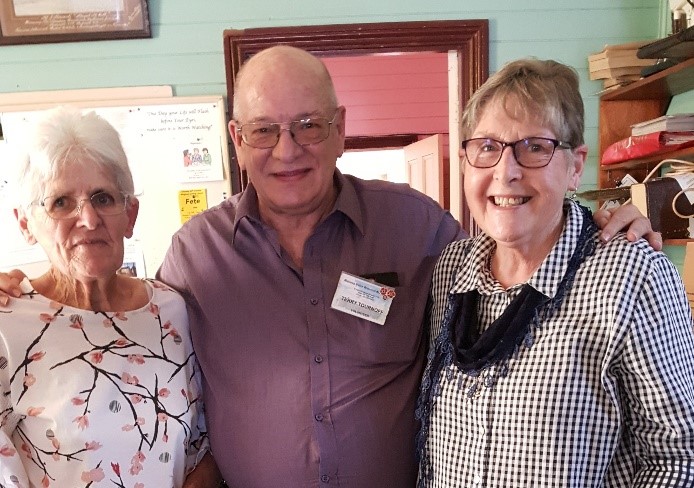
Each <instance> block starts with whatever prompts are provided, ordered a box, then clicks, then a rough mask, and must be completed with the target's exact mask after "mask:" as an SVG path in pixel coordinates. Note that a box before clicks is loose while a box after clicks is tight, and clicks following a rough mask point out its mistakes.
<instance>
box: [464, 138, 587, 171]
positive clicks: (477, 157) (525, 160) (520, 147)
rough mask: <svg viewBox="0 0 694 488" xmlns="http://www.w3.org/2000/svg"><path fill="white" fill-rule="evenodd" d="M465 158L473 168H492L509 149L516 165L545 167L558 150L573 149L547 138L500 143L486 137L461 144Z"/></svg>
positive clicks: (567, 144) (566, 144)
mask: <svg viewBox="0 0 694 488" xmlns="http://www.w3.org/2000/svg"><path fill="white" fill-rule="evenodd" d="M462 146H463V150H464V151H465V158H466V159H467V161H468V164H470V166H474V167H475V168H492V167H494V166H496V164H497V163H498V162H499V161H501V155H502V153H503V152H504V149H506V148H507V147H511V148H512V149H513V155H514V157H515V158H516V161H518V164H520V165H521V166H523V167H524V168H542V167H544V166H547V165H548V164H549V162H550V160H551V159H552V156H554V151H555V150H556V149H557V148H559V149H573V148H572V146H571V145H570V144H569V143H568V142H562V141H558V140H556V139H550V138H547V137H528V138H526V139H520V140H518V141H514V142H501V141H497V140H496V139H490V138H488V137H478V138H475V139H467V140H465V141H463V142H462Z"/></svg>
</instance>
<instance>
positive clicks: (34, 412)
mask: <svg viewBox="0 0 694 488" xmlns="http://www.w3.org/2000/svg"><path fill="white" fill-rule="evenodd" d="M44 408H45V407H29V408H27V415H28V416H29V417H38V416H39V415H41V412H43V410H44Z"/></svg>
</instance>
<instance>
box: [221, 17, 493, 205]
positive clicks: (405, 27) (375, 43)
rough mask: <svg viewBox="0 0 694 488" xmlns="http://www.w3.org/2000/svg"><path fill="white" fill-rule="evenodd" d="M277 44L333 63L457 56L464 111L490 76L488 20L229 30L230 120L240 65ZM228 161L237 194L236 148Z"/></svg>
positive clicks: (226, 60) (240, 178)
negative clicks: (384, 56)
mask: <svg viewBox="0 0 694 488" xmlns="http://www.w3.org/2000/svg"><path fill="white" fill-rule="evenodd" d="M277 44H287V45H290V46H295V47H300V48H302V49H305V50H307V51H309V52H311V53H313V54H315V55H317V56H332V57H336V56H359V55H365V54H377V53H393V52H439V53H440V52H449V51H457V53H458V59H459V72H458V76H459V79H460V100H461V104H462V105H463V106H465V103H466V102H467V101H468V99H469V98H470V96H471V95H472V93H473V92H474V91H475V90H477V88H479V87H480V86H481V85H482V83H484V81H485V80H486V79H487V76H488V75H489V21H488V20H487V19H469V20H436V21H417V22H378V23H368V24H335V25H315V26H299V27H296V26H295V27H261V28H254V29H243V30H236V29H227V30H225V31H224V64H225V69H226V82H227V105H228V108H229V114H230V116H231V114H233V101H234V81H235V79H236V74H237V73H238V71H239V69H240V68H241V65H242V64H243V62H244V61H246V60H247V59H248V58H249V57H251V56H252V55H253V54H255V53H257V52H258V51H261V50H263V49H265V48H268V47H271V46H274V45H277ZM362 142H363V141H362ZM230 161H231V163H230V165H231V168H229V170H230V179H231V184H232V191H233V192H234V193H236V192H237V191H240V190H241V189H242V188H243V186H245V181H244V180H245V176H243V175H241V172H240V171H239V168H238V163H237V161H236V157H235V155H234V154H233V147H232V158H230Z"/></svg>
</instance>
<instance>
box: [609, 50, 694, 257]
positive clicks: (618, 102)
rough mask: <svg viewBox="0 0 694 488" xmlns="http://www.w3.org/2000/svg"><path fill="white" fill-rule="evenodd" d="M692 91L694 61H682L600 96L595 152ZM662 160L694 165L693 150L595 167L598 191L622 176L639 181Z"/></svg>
mask: <svg viewBox="0 0 694 488" xmlns="http://www.w3.org/2000/svg"><path fill="white" fill-rule="evenodd" d="M691 90H694V58H691V59H688V60H686V61H682V62H680V63H678V64H676V65H675V66H672V67H670V68H667V69H664V70H663V71H661V72H659V73H655V74H653V75H651V76H648V77H646V78H642V79H640V80H638V81H635V82H633V83H631V84H629V85H626V86H623V87H620V88H616V89H614V90H611V91H608V92H605V93H603V94H602V95H601V96H600V106H599V114H598V117H599V120H598V124H599V130H598V139H599V144H598V151H599V154H600V155H602V154H603V153H604V152H605V149H606V148H607V147H608V146H609V145H611V144H613V143H615V142H617V141H620V140H622V139H625V138H627V137H629V136H630V135H631V126H632V125H633V124H636V123H638V122H643V121H645V120H649V119H654V118H656V117H660V116H661V115H665V113H666V112H667V109H668V106H669V104H670V100H671V99H672V97H673V96H675V95H680V94H682V93H686V92H689V91H691ZM663 159H684V160H687V161H694V147H688V148H685V149H679V150H675V151H668V152H665V153H659V154H656V155H652V156H649V157H645V158H639V159H632V160H629V161H624V162H622V163H617V164H608V165H600V166H599V167H598V189H604V188H612V187H614V186H615V184H616V183H617V182H619V181H620V180H621V179H622V178H623V177H624V175H625V174H627V173H629V174H630V175H631V176H633V177H634V178H636V179H637V180H638V181H643V179H644V178H645V177H646V175H647V174H648V173H649V172H650V171H651V170H652V169H653V168H655V167H656V166H657V164H658V163H659V162H660V161H662V160H663ZM692 240H693V239H668V240H666V241H665V244H667V245H685V244H686V243H687V242H690V241H692Z"/></svg>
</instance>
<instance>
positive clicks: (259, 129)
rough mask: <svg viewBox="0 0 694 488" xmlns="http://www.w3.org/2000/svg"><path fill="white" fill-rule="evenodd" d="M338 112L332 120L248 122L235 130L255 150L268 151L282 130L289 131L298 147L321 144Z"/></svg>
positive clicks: (319, 118) (309, 118)
mask: <svg viewBox="0 0 694 488" xmlns="http://www.w3.org/2000/svg"><path fill="white" fill-rule="evenodd" d="M337 114H338V112H335V115H333V118H332V120H328V119H326V118H325V117H308V118H306V119H301V120H293V121H291V122H286V123H273V122H250V123H248V124H243V125H241V126H239V127H237V128H236V132H238V133H240V134H241V139H242V140H243V142H245V143H246V144H248V145H249V146H251V147H255V148H256V149H270V148H271V147H275V146H276V145H277V142H279V140H280V134H281V133H282V131H283V130H287V131H289V133H290V134H291V135H292V139H294V142H296V143H297V144H299V145H300V146H308V145H309V144H317V143H319V142H323V141H324V140H326V139H327V138H328V135H330V126H331V125H332V124H333V122H335V117H337Z"/></svg>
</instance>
